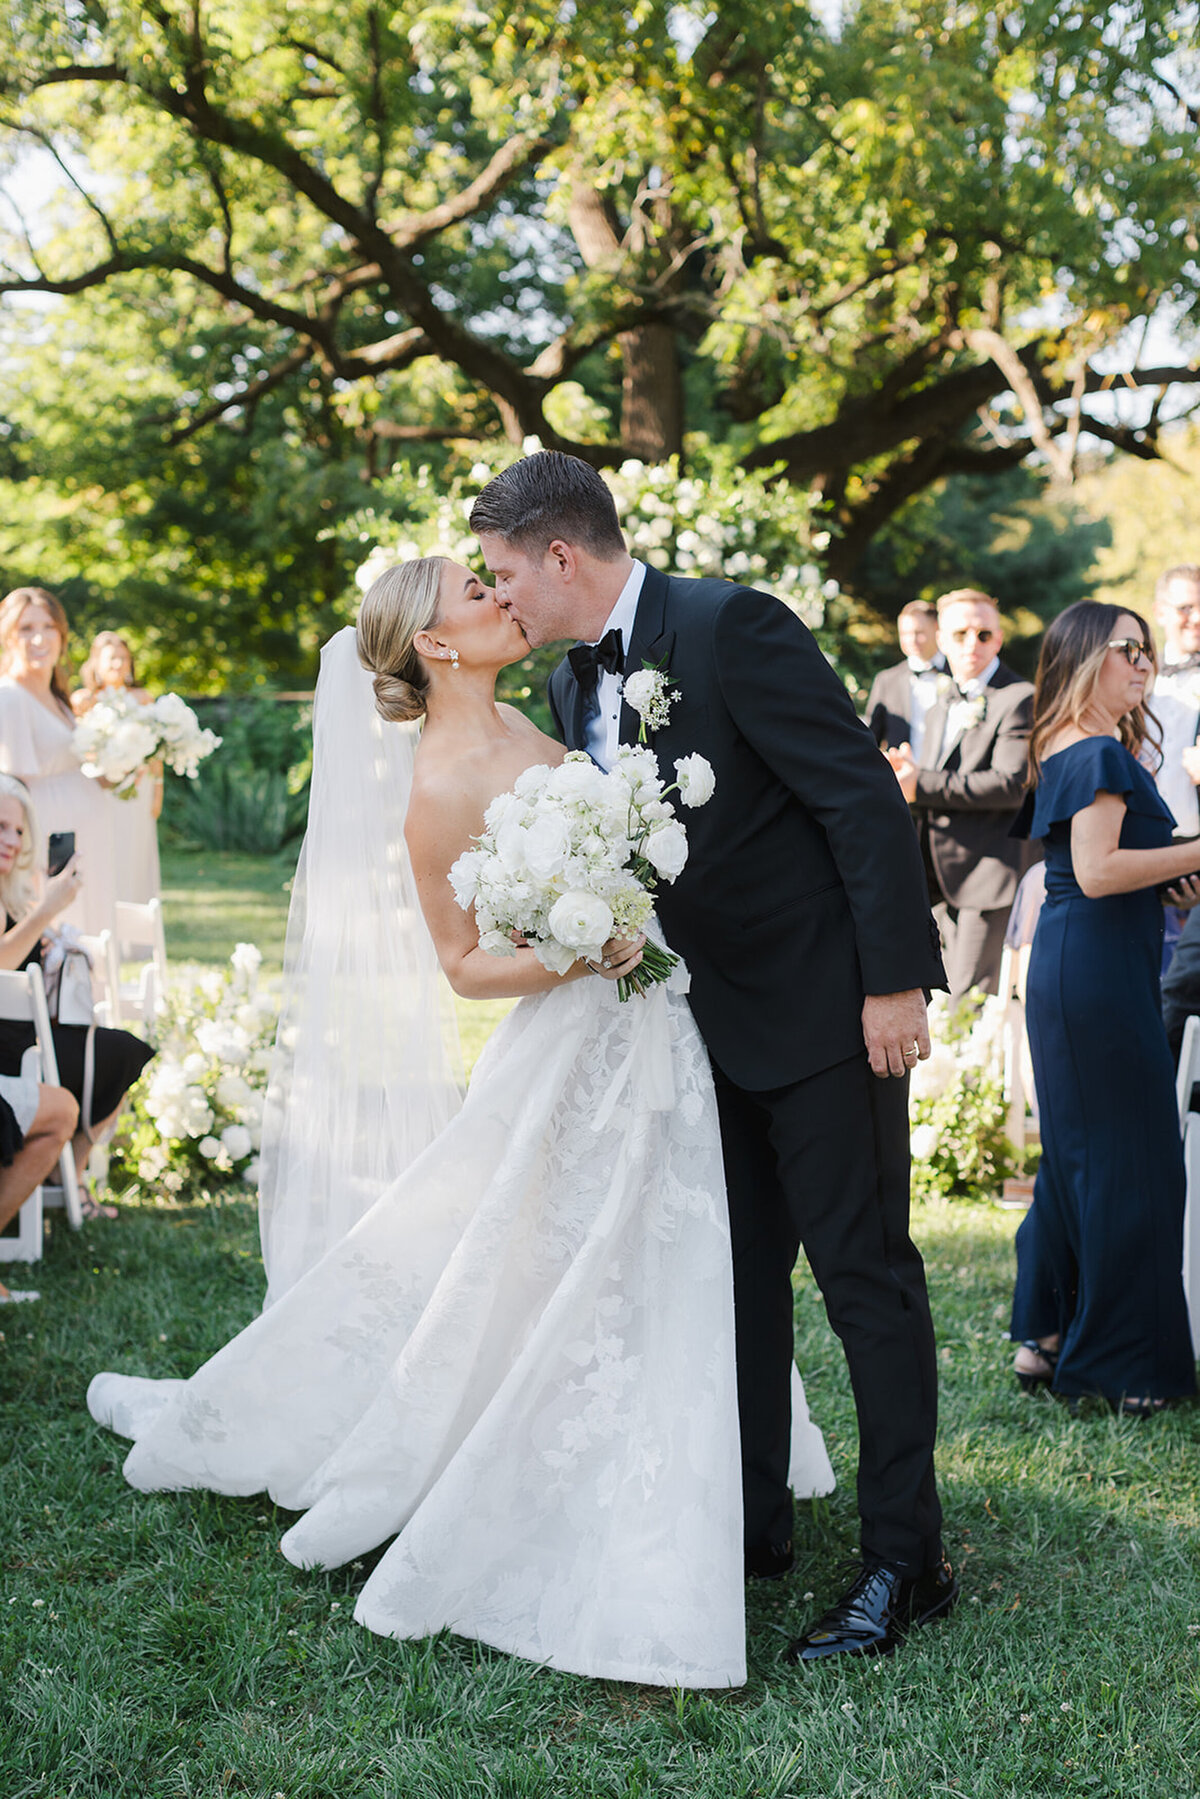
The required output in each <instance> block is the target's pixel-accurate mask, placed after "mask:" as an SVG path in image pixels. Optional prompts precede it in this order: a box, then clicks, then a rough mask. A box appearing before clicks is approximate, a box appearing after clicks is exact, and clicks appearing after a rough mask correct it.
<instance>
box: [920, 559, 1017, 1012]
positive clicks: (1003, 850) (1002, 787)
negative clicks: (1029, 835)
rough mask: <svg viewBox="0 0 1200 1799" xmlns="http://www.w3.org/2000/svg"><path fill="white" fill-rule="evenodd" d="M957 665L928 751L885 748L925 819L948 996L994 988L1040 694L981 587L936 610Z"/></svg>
mask: <svg viewBox="0 0 1200 1799" xmlns="http://www.w3.org/2000/svg"><path fill="white" fill-rule="evenodd" d="M937 612H938V645H939V648H940V649H941V651H942V653H943V655H944V656H945V658H946V661H947V663H948V664H949V668H950V676H951V679H950V680H949V681H945V682H943V683H942V691H941V692H940V693H939V696H938V698H937V700H936V701H935V703H934V705H933V706H932V707H931V708H930V710H929V712H928V713H927V714H926V718H925V731H924V736H923V740H922V744H921V753H920V756H919V757H917V756H914V755H913V753H912V751H911V749H909V748H907V747H904V746H902V747H901V748H899V749H891V750H889V751H888V752H887V755H888V760H889V762H890V763H891V765H892V767H893V768H894V769H895V771H896V777H897V779H898V780H899V782H900V786H901V788H902V790H903V792H904V797H905V798H906V799H907V800H908V803H909V805H910V806H912V808H913V810H914V812H915V814H916V819H917V829H918V832H919V834H920V838H921V847H922V849H923V851H924V855H925V872H926V875H927V878H928V880H929V895H930V899H931V900H932V902H933V912H934V917H935V918H936V919H937V921H938V929H939V930H940V931H941V933H942V944H943V947H944V949H945V955H946V974H947V976H948V978H949V981H950V997H951V999H952V1000H955V999H960V998H961V997H962V995H963V994H964V993H967V992H968V991H969V990H970V989H971V988H972V987H982V988H983V989H984V990H985V991H986V992H988V993H994V992H995V991H996V985H997V981H998V978H999V974H1000V957H1001V955H1002V954H1003V951H1004V931H1005V927H1006V925H1007V923H1008V914H1009V909H1010V907H1011V906H1012V902H1013V896H1014V895H1015V893H1016V891H1017V882H1018V881H1019V880H1020V878H1021V875H1022V874H1023V872H1024V870H1025V868H1026V867H1027V866H1028V864H1029V862H1030V860H1031V859H1032V858H1031V855H1030V852H1029V849H1028V846H1027V845H1025V844H1022V843H1019V842H1017V841H1016V840H1015V839H1014V838H1012V837H1010V835H1009V831H1010V829H1011V827H1012V823H1013V820H1014V819H1015V818H1016V816H1017V812H1018V810H1019V808H1020V805H1021V797H1022V794H1023V792H1024V787H1025V764H1026V759H1027V752H1028V743H1029V723H1030V718H1031V715H1032V705H1033V688H1032V687H1031V686H1030V684H1029V682H1028V681H1022V680H1021V678H1020V676H1019V675H1016V674H1014V673H1013V671H1012V669H1010V668H1006V667H1005V666H1004V664H1003V663H1002V662H1001V660H1000V647H1001V645H1002V643H1003V641H1004V628H1003V625H1002V623H1001V620H1000V610H999V608H998V606H997V605H996V602H995V600H993V599H991V598H990V597H989V596H988V595H987V594H986V593H980V592H978V591H977V590H976V589H975V588H971V587H962V588H957V589H955V591H954V592H952V593H945V594H943V595H942V597H941V599H940V600H939V601H938V603H937Z"/></svg>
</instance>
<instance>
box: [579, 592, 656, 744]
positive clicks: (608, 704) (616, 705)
mask: <svg viewBox="0 0 1200 1799" xmlns="http://www.w3.org/2000/svg"><path fill="white" fill-rule="evenodd" d="M645 579H646V564H645V563H644V562H635V563H634V565H633V567H632V568H631V569H630V571H629V577H628V579H627V580H626V582H625V585H624V587H623V588H622V589H621V591H620V593H619V594H618V595H617V603H616V605H615V606H614V607H613V609H612V611H611V612H610V613H609V615H608V618H607V620H606V621H605V625H604V629H603V631H601V633H600V637H604V636H605V635H606V634H607V633H608V632H609V631H619V632H620V633H621V648H622V649H623V650H624V652H625V654H626V656H628V654H629V640H630V638H631V637H632V636H633V621H634V619H635V618H636V617H637V604H638V600H639V598H640V597H641V592H642V582H643V581H644V580H645ZM600 637H597V639H596V642H597V643H599V641H600ZM629 672H630V671H629V670H628V669H627V670H626V673H627V674H628V673H629ZM596 698H597V699H598V700H599V702H600V710H599V712H598V713H594V714H593V715H592V717H591V718H590V719H589V720H588V722H587V725H586V727H585V730H584V741H583V747H584V749H585V750H586V751H587V753H588V755H589V756H590V757H591V758H592V760H593V762H598V763H599V764H600V766H601V768H611V767H612V765H613V763H614V761H615V760H616V755H617V745H618V743H619V742H620V735H619V733H620V728H621V677H620V676H619V675H614V674H613V672H612V670H611V669H608V668H605V669H602V670H601V671H600V681H599V684H598V686H597V688H596Z"/></svg>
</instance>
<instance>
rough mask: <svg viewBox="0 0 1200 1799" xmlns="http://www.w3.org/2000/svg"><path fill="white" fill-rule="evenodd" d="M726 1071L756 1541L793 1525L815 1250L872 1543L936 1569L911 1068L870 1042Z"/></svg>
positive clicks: (933, 1395) (933, 1378) (928, 1323)
mask: <svg viewBox="0 0 1200 1799" xmlns="http://www.w3.org/2000/svg"><path fill="white" fill-rule="evenodd" d="M713 1072H714V1077H715V1080H716V1088H717V1104H718V1107H719V1110H720V1116H721V1135H722V1142H723V1145H724V1155H725V1175H726V1184H727V1186H728V1190H729V1217H730V1229H731V1235H732V1240H733V1269H734V1306H735V1313H736V1327H737V1361H738V1405H739V1410H740V1414H741V1433H742V1469H743V1489H744V1499H745V1530H746V1543H747V1545H749V1546H760V1545H765V1544H769V1543H782V1542H785V1541H787V1540H788V1539H789V1538H790V1537H791V1534H792V1500H791V1494H790V1492H789V1491H788V1486H787V1472H788V1455H789V1439H790V1421H791V1402H790V1383H791V1366H792V1358H793V1349H794V1336H793V1310H792V1307H793V1298H792V1284H791V1274H792V1268H793V1266H794V1264H795V1261H796V1256H797V1252H798V1250H799V1248H800V1247H801V1246H803V1248H804V1252H805V1255H806V1257H807V1259H808V1262H809V1266H810V1267H811V1269H812V1272H813V1275H814V1277H815V1279H816V1282H817V1285H818V1287H819V1288H820V1290H821V1294H822V1297H823V1298H824V1301H825V1307H826V1311H827V1313H828V1316H829V1322H830V1323H831V1325H832V1326H833V1328H834V1330H835V1331H836V1333H837V1335H838V1337H839V1338H840V1339H841V1342H842V1347H843V1349H844V1350H845V1354H846V1361H847V1363H848V1364H849V1369H850V1379H851V1384H852V1386H853V1389H854V1400H855V1405H856V1408H857V1412H858V1431H859V1464H858V1509H859V1515H860V1518H861V1521H862V1546H863V1551H864V1553H865V1554H867V1555H870V1556H877V1557H879V1558H880V1559H881V1560H882V1561H886V1562H891V1563H895V1564H898V1565H900V1566H901V1567H902V1568H904V1569H906V1570H913V1571H915V1572H919V1571H922V1570H923V1569H925V1568H926V1567H928V1566H930V1565H932V1564H933V1562H934V1561H935V1560H936V1557H937V1553H938V1548H939V1545H940V1540H941V1508H940V1506H939V1504H938V1497H937V1489H936V1486H935V1482H934V1473H933V1446H934V1438H935V1436H936V1434H937V1364H936V1359H935V1351H934V1339H933V1324H932V1320H931V1318H930V1315H929V1300H928V1296H927V1293H926V1289H925V1269H924V1265H923V1264H922V1261H921V1257H920V1254H919V1252H918V1251H917V1249H916V1246H915V1245H914V1244H913V1242H912V1239H911V1237H910V1236H909V1229H908V1214H909V1157H908V1078H907V1076H904V1077H902V1078H900V1079H896V1078H889V1079H887V1080H879V1079H878V1078H877V1077H876V1076H875V1075H873V1074H872V1073H871V1071H870V1068H869V1066H868V1064H867V1059H866V1055H865V1053H864V1054H862V1055H859V1056H855V1057H853V1058H851V1060H849V1061H847V1062H841V1063H839V1064H838V1065H837V1066H836V1067H833V1068H827V1069H824V1070H822V1071H821V1072H820V1073H819V1074H815V1075H812V1076H810V1077H809V1078H808V1079H807V1080H803V1081H797V1082H796V1083H794V1084H793V1085H791V1086H788V1087H778V1088H773V1089H771V1090H770V1091H768V1092H762V1093H752V1092H747V1091H745V1090H744V1089H742V1088H739V1087H735V1086H734V1085H733V1084H732V1082H730V1081H729V1080H728V1079H726V1077H725V1076H724V1075H723V1074H722V1073H721V1071H720V1070H719V1069H717V1068H714V1071H713ZM801 1372H802V1373H803V1370H801ZM818 1422H819V1419H818Z"/></svg>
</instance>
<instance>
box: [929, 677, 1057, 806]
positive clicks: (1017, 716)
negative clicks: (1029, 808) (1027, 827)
mask: <svg viewBox="0 0 1200 1799" xmlns="http://www.w3.org/2000/svg"><path fill="white" fill-rule="evenodd" d="M1009 691H1010V692H1011V689H1009ZM1032 725H1033V689H1032V687H1031V688H1029V689H1028V690H1027V691H1026V692H1025V693H1023V694H1022V695H1021V696H1020V698H1018V699H1017V700H1016V702H1015V704H1013V705H1011V706H1009V707H1008V708H1007V710H1006V711H1005V713H1004V716H1003V717H1002V718H1001V720H1000V722H999V725H998V728H997V731H996V740H995V743H994V744H993V746H992V754H991V757H990V759H989V763H988V766H987V768H975V769H971V770H970V771H969V772H967V773H964V772H963V771H962V770H961V769H949V768H919V769H918V770H917V792H916V798H915V799H914V801H913V804H914V805H915V806H917V807H925V808H926V809H928V810H929V811H932V812H1007V811H1010V810H1011V811H1014V812H1015V811H1016V809H1017V807H1018V806H1019V805H1020V804H1021V796H1022V794H1023V793H1024V791H1025V784H1026V781H1027V779H1028V763H1029V732H1030V729H1031V727H1032Z"/></svg>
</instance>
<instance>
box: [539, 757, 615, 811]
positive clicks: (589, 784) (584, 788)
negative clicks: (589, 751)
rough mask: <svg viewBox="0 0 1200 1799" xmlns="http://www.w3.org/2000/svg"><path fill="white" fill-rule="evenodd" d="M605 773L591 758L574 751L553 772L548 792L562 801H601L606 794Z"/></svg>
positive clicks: (548, 784)
mask: <svg viewBox="0 0 1200 1799" xmlns="http://www.w3.org/2000/svg"><path fill="white" fill-rule="evenodd" d="M604 787H605V781H604V771H603V769H599V768H597V767H596V764H595V763H594V762H593V761H592V759H591V757H590V756H585V755H583V754H582V752H580V751H573V752H572V753H571V755H569V756H568V757H567V758H566V760H565V761H564V762H561V763H560V764H559V766H558V767H557V768H556V769H554V771H553V772H552V774H551V776H550V779H549V781H548V782H547V783H546V792H547V793H552V794H554V795H555V796H556V798H558V799H562V800H593V801H595V800H599V799H600V798H601V797H602V795H603V793H604Z"/></svg>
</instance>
